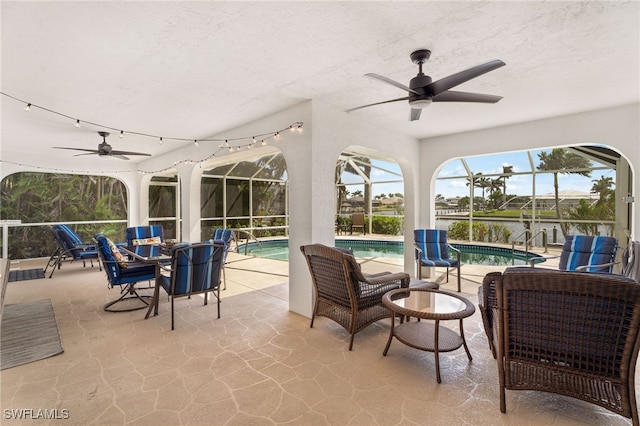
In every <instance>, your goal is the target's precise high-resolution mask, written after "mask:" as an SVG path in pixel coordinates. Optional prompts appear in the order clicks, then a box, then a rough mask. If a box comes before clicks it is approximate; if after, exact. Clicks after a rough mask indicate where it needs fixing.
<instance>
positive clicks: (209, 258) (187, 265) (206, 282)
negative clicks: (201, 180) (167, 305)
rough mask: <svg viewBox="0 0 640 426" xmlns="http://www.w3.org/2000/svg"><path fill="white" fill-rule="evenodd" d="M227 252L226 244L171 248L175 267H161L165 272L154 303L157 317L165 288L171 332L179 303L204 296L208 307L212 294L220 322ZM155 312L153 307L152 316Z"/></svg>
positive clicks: (158, 285)
mask: <svg viewBox="0 0 640 426" xmlns="http://www.w3.org/2000/svg"><path fill="white" fill-rule="evenodd" d="M224 251H225V246H224V242H223V241H222V240H214V241H213V242H210V241H207V242H203V243H195V244H179V245H177V246H174V247H172V248H171V265H170V266H166V265H160V267H161V268H162V271H163V272H162V273H161V274H159V275H158V276H157V278H156V279H157V282H156V295H155V303H154V305H155V306H154V307H155V310H156V314H157V310H158V296H159V295H158V294H157V291H158V289H159V287H162V288H163V289H164V290H165V291H166V292H167V294H168V295H169V298H170V299H171V330H173V329H174V324H175V320H174V311H175V299H176V298H179V297H188V298H191V296H192V295H196V294H202V295H203V296H204V304H205V305H207V304H208V294H209V293H212V294H213V295H214V297H215V298H216V301H217V308H218V318H220V271H221V270H222V267H223V258H224ZM151 308H152V307H151V306H150V307H149V312H150V310H151ZM149 312H148V313H147V316H148V315H149Z"/></svg>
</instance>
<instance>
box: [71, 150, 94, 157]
mask: <svg viewBox="0 0 640 426" xmlns="http://www.w3.org/2000/svg"><path fill="white" fill-rule="evenodd" d="M96 154H99V153H98V151H95V152H85V153H84V154H76V155H74V157H84V156H85V155H96Z"/></svg>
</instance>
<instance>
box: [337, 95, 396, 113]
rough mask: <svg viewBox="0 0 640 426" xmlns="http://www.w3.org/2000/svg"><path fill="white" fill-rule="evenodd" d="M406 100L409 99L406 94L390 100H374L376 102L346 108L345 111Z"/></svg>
mask: <svg viewBox="0 0 640 426" xmlns="http://www.w3.org/2000/svg"><path fill="white" fill-rule="evenodd" d="M408 100H409V97H408V96H406V97H404V98H398V99H391V100H390V101H382V102H376V103H373V104H368V105H362V106H359V107H355V108H351V109H348V110H346V112H351V111H355V110H357V109H362V108H367V107H370V106H374V105H382V104H388V103H391V102H398V101H408Z"/></svg>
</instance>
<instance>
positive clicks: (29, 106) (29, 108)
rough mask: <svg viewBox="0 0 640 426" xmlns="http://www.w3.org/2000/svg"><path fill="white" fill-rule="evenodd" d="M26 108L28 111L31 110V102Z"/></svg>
mask: <svg viewBox="0 0 640 426" xmlns="http://www.w3.org/2000/svg"><path fill="white" fill-rule="evenodd" d="M24 110H25V111H27V112H29V111H31V104H27V105H26V106H25V107H24Z"/></svg>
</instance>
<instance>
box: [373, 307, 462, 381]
mask: <svg viewBox="0 0 640 426" xmlns="http://www.w3.org/2000/svg"><path fill="white" fill-rule="evenodd" d="M439 322H440V321H438V320H436V321H435V324H434V323H431V322H427V321H415V322H405V323H402V324H399V325H397V326H396V325H395V324H394V323H395V318H392V319H391V331H390V333H389V340H388V341H387V346H386V347H385V349H384V352H383V353H382V355H384V356H387V352H388V351H389V347H390V346H391V340H393V337H394V336H395V337H396V339H398V340H399V341H400V342H402V343H404V344H405V345H407V346H410V347H412V348H415V349H420V350H423V351H428V352H434V354H435V361H436V378H437V380H438V383H441V381H442V380H441V378H440V356H439V353H440V352H451V351H454V350H456V349H458V348H459V347H460V346H463V345H464V349H465V351H466V352H467V356H468V357H469V361H472V360H473V358H472V357H471V352H469V348H468V347H467V342H466V341H465V339H464V334H458V333H456V332H455V331H453V330H451V329H449V328H447V327H442V326H440V324H439ZM460 330H462V320H460Z"/></svg>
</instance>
